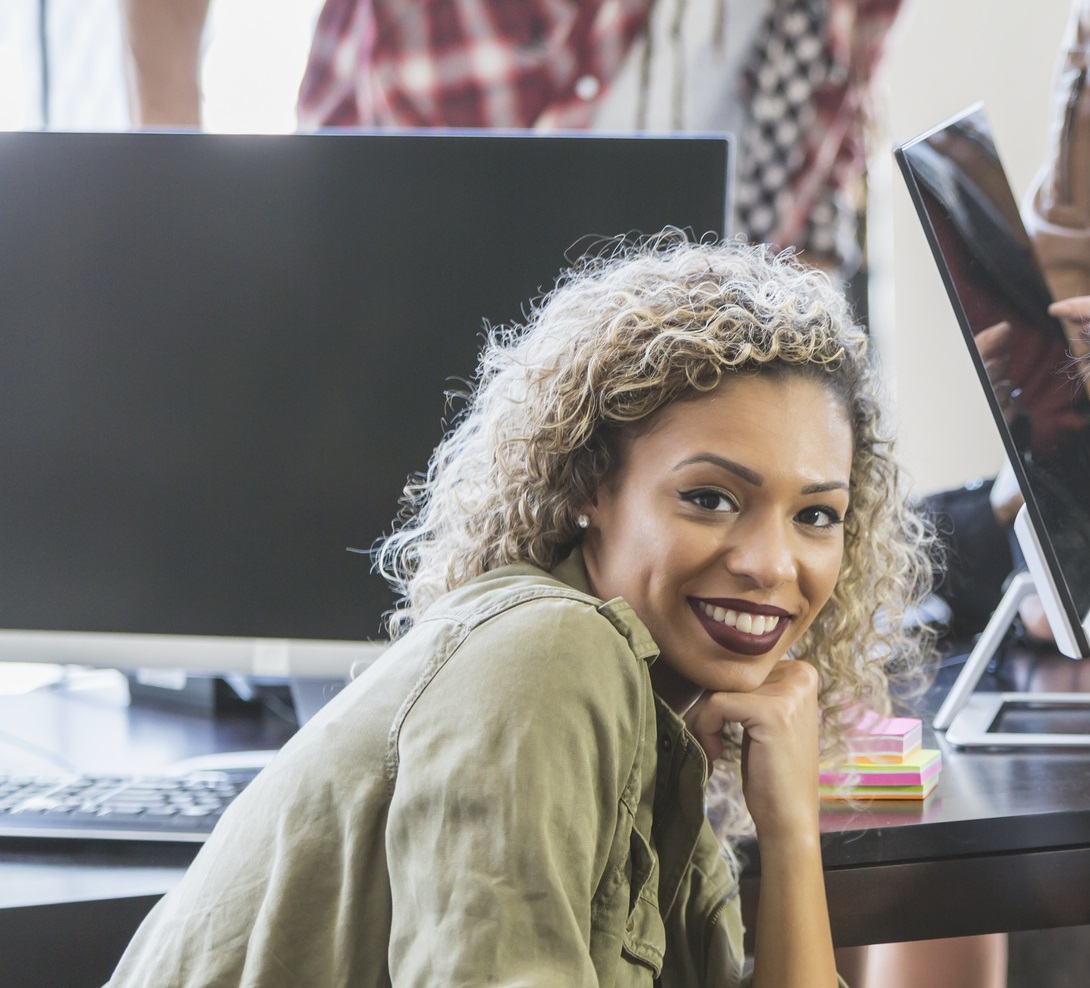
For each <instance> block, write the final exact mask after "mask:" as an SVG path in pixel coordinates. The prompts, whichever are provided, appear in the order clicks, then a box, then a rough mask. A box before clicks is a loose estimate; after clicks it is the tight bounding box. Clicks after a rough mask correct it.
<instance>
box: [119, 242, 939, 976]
mask: <svg viewBox="0 0 1090 988" xmlns="http://www.w3.org/2000/svg"><path fill="white" fill-rule="evenodd" d="M877 413H878V409H877V407H876V406H875V403H874V376H873V371H872V368H871V365H870V358H869V356H868V351H867V345H866V337H865V335H864V334H863V333H862V332H861V331H860V330H859V329H858V327H856V326H855V325H854V324H853V323H852V322H851V319H850V317H849V313H848V311H847V307H846V305H845V303H844V301H843V299H842V298H841V296H840V295H839V293H838V292H837V291H836V290H835V289H834V288H833V287H832V285H831V283H830V282H829V280H828V279H827V278H826V276H825V275H823V274H820V273H816V272H813V271H808V270H806V269H804V268H803V267H802V266H801V265H799V264H798V263H797V262H796V261H795V260H794V259H793V258H791V257H790V256H786V255H781V256H779V257H777V256H775V255H774V254H773V253H772V252H771V251H770V250H768V249H766V248H761V247H751V246H744V245H742V244H739V243H729V244H723V245H717V244H691V243H688V242H686V241H685V240H684V239H683V238H681V237H679V236H675V235H673V234H667V235H663V236H662V237H659V238H657V239H655V240H653V241H651V242H649V243H647V244H644V245H643V246H640V247H636V248H631V249H623V250H619V251H618V252H617V254H616V256H614V257H612V258H607V259H598V260H592V261H588V262H587V263H585V264H584V265H582V266H580V267H578V268H577V269H576V270H574V271H572V272H569V273H568V274H567V275H566V276H565V277H564V278H562V279H561V281H560V283H559V284H558V287H557V288H556V289H555V290H554V291H552V292H551V293H549V294H548V295H547V296H546V297H545V298H544V299H543V300H542V301H541V302H540V303H539V304H538V305H537V306H536V307H535V308H534V309H533V310H532V312H531V315H530V318H529V321H528V323H527V325H526V326H525V327H521V328H511V329H508V330H503V331H497V332H496V333H495V334H494V335H493V338H492V339H491V340H490V342H489V344H488V346H487V347H486V350H485V353H484V356H483V359H482V365H481V372H480V376H479V380H478V383H477V387H476V389H475V391H474V393H473V395H472V396H471V397H470V399H469V402H468V405H467V407H466V409H465V411H464V413H463V414H462V415H461V416H460V418H459V419H458V420H457V421H456V423H455V425H454V427H453V428H452V429H451V431H450V432H449V433H448V435H447V437H446V438H445V439H444V441H443V442H442V443H441V444H440V446H439V447H438V449H437V450H436V452H435V454H434V457H433V459H432V462H431V465H430V467H429V470H428V473H427V475H426V476H424V477H422V478H420V479H419V481H418V482H416V483H414V484H412V485H410V487H409V489H408V490H407V493H406V502H405V514H404V516H403V517H402V519H401V522H400V524H399V526H398V528H397V529H396V531H395V532H394V533H393V534H392V535H390V536H389V537H388V538H387V539H386V540H385V542H384V543H383V544H382V545H381V546H380V547H379V550H378V563H379V565H380V566H381V567H382V568H383V571H384V572H385V573H386V574H387V576H388V577H389V579H390V580H391V582H392V583H393V584H394V585H395V587H397V588H399V589H400V590H401V591H402V592H403V594H404V599H403V601H402V604H401V606H400V609H399V610H398V611H396V612H395V613H394V614H393V615H392V617H391V629H392V631H394V632H395V639H396V640H395V643H394V644H393V645H392V647H391V648H390V649H389V651H388V652H387V653H386V655H385V656H384V657H383V658H382V659H381V660H380V661H379V662H378V663H376V665H374V666H372V667H371V668H370V669H369V670H368V671H367V672H366V673H365V674H364V675H363V676H361V677H360V678H359V679H358V680H356V681H355V682H354V683H353V684H352V685H351V686H349V687H348V688H346V689H345V690H344V691H342V693H340V694H339V695H338V696H337V697H336V698H335V699H334V700H333V701H332V702H331V703H329V704H328V705H327V706H326V707H325V708H324V709H323V710H322V712H321V713H320V714H319V715H318V716H316V717H315V718H314V719H313V720H311V721H310V722H309V723H308V724H307V725H306V726H305V727H304V728H303V729H302V730H301V731H300V732H299V734H298V735H296V737H295V738H293V739H292V741H291V742H290V743H289V744H288V745H287V746H286V747H285V748H284V749H283V751H282V752H281V753H280V754H279V755H278V756H277V758H276V759H275V760H274V761H273V762H272V764H271V765H270V766H269V767H268V768H267V769H266V770H265V771H264V772H263V773H262V774H261V775H260V776H259V777H258V779H257V780H256V781H255V782H254V783H252V784H251V786H250V787H249V788H248V789H247V790H246V791H245V792H244V793H243V794H242V796H241V797H239V799H238V800H237V801H236V802H235V803H234V805H233V806H232V807H231V809H230V810H229V811H228V813H227V814H226V815H225V816H224V818H223V820H222V822H221V824H220V825H219V827H217V829H216V831H215V832H214V833H213V835H212V838H211V839H210V840H209V842H208V843H207V844H206V845H205V847H204V848H203V849H202V851H201V853H200V855H198V857H197V860H196V861H195V863H194V865H193V867H192V868H191V870H190V871H189V873H188V874H187V876H186V877H185V879H184V880H183V882H182V883H181V885H179V886H178V888H177V889H175V890H174V891H173V892H172V893H170V894H169V895H168V896H166V897H165V898H164V900H163V901H162V902H161V903H160V904H159V905H158V906H157V907H156V908H155V910H153V912H152V913H151V915H150V916H149V918H148V920H147V921H146V922H145V924H144V925H143V926H142V927H141V929H140V931H139V932H138V934H137V937H136V939H135V940H134V942H133V944H132V946H131V947H130V949H129V951H128V952H127V953H126V955H125V957H124V958H123V959H122V962H121V965H120V967H119V969H118V971H117V973H116V974H115V977H114V979H113V980H112V981H111V985H113V986H115V988H119V986H123V985H124V986H129V985H134V986H135V985H139V986H141V988H154V986H156V985H166V984H169V985H171V986H179V985H180V986H183V988H184V986H193V988H195V986H197V985H207V984H223V985H228V984H231V985H234V984H239V985H241V984H247V985H249V984H261V985H262V986H269V988H279V986H284V988H287V986H289V985H290V986H295V985H298V984H334V983H335V984H354V985H363V986H376V988H377V986H380V985H382V986H389V985H391V984H435V985H440V984H441V985H455V984H467V985H468V984H519V985H526V986H542V988H545V986H548V988H552V986H555V985H572V986H588V988H589V986H598V988H602V986H616V988H623V986H642V988H651V986H652V985H654V984H661V985H663V986H672V988H677V986H693V988H696V986H704V985H709V986H710V985H715V986H720V985H722V986H736V985H739V984H742V983H745V984H752V985H753V986H757V988H770V986H776V988H803V986H805V988H823V986H824V988H829V986H832V985H834V984H836V983H837V975H836V971H835V965H834V960H833V951H832V943H831V937H830V935H829V923H828V916H827V912H826V906H825V896H824V885H823V876H822V868H821V855H820V842H819V833H818V796H817V783H818V757H819V750H820V748H821V745H822V744H823V743H824V744H825V745H826V746H833V747H835V746H836V744H837V743H838V739H839V737H840V734H841V731H842V729H843V724H842V721H843V719H844V718H843V713H844V712H845V711H847V710H849V709H851V708H853V707H854V706H855V705H857V704H859V703H866V704H868V705H869V706H872V707H875V708H877V709H878V710H885V709H887V707H888V703H889V686H890V676H891V670H892V668H893V666H894V665H895V664H896V665H898V666H899V667H900V668H901V669H908V668H915V667H916V663H917V660H918V659H919V658H920V656H921V654H922V652H923V650H924V647H925V646H924V643H922V642H921V641H920V640H919V639H916V638H913V637H912V634H911V632H909V631H908V630H905V629H904V628H903V627H902V623H901V621H900V616H901V615H902V614H903V613H904V611H905V609H906V608H907V607H908V606H910V605H911V604H913V603H914V602H915V601H916V600H917V599H918V597H919V596H920V595H921V594H923V593H924V592H925V591H926V590H927V579H928V574H929V573H930V565H929V562H928V559H927V556H926V552H925V550H926V539H925V538H924V535H923V529H922V527H921V526H920V524H919V522H918V521H917V520H916V518H915V516H914V515H913V514H912V513H911V512H910V511H909V509H908V508H907V507H906V505H905V502H904V495H903V493H902V491H901V487H900V483H899V475H898V471H897V467H896V464H895V463H894V461H893V460H892V458H891V456H890V450H889V444H888V441H887V440H886V438H884V437H883V435H882V433H881V432H880V431H879V426H878V424H877V423H878V421H879V417H878V414H877ZM879 617H880V619H879ZM739 730H740V731H741V732H743V734H744V742H745V743H744V744H742V745H734V744H728V742H727V738H729V737H732V736H734V735H736V734H737V732H738V731H739ZM720 756H722V757H720ZM715 759H719V761H718V765H717V770H716V772H715V774H714V775H713V776H712V780H713V784H714V785H715V786H716V787H717V788H718V789H719V791H720V796H721V801H723V802H725V803H726V804H727V809H728V811H731V812H727V813H725V814H722V818H723V819H725V820H727V821H731V820H733V819H734V818H736V817H737V816H738V815H739V811H743V810H748V813H749V814H750V815H751V817H752V821H753V824H754V826H755V827H756V831H757V836H758V839H759V841H760V847H761V861H762V869H761V898H760V905H759V909H758V917H757V931H756V932H757V936H756V953H755V958H754V967H753V971H752V974H751V975H749V976H747V977H746V978H743V977H742V960H743V953H742V932H743V931H742V925H741V911H740V908H739V902H738V876H737V874H736V873H735V872H734V870H733V869H732V867H731V865H730V858H729V854H727V855H724V853H723V851H724V849H725V848H726V849H729V841H730V839H731V836H732V834H731V833H730V832H727V833H721V834H720V835H718V836H717V835H716V834H715V833H714V832H713V829H712V827H711V825H710V824H709V823H708V821H707V819H706V818H705V815H704V805H705V796H706V793H705V786H706V784H707V782H708V778H709V765H710V763H711V761H712V760H715ZM739 768H741V772H739ZM739 779H744V785H743V787H742V788H743V789H744V802H743V800H742V798H741V797H742V795H743V793H742V792H740V791H739V786H738V780H739ZM727 829H728V831H729V829H730V828H729V827H728V828H727ZM224 903H229V906H227V907H225V905H224ZM182 972H185V973H184V974H183V973H182Z"/></svg>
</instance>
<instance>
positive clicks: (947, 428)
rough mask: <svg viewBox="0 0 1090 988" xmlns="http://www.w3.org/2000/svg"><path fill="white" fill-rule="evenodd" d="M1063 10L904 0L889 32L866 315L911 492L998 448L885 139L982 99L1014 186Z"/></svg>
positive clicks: (1031, 142)
mask: <svg viewBox="0 0 1090 988" xmlns="http://www.w3.org/2000/svg"><path fill="white" fill-rule="evenodd" d="M1067 11H1068V0H1034V2H1032V3H1030V2H1026V0H906V8H905V10H904V13H903V15H902V20H900V21H899V23H898V24H897V25H896V26H895V28H894V33H893V34H892V36H891V39H890V48H889V50H888V57H887V60H886V62H885V63H884V67H883V70H882V76H881V82H882V95H881V96H880V99H884V103H885V105H884V107H882V106H880V108H879V109H880V113H881V115H882V116H883V117H884V118H885V121H886V127H885V130H886V133H884V134H880V135H879V138H878V141H877V142H876V154H875V160H874V162H873V164H872V168H871V174H872V182H873V186H874V188H873V190H872V213H871V229H872V273H873V275H874V288H873V289H872V297H873V302H872V305H873V317H872V324H873V326H874V331H875V335H876V336H877V338H878V340H879V347H880V349H881V352H882V355H883V362H884V364H885V366H886V367H887V374H888V377H889V385H890V391H891V396H892V398H893V404H894V409H895V412H896V416H897V420H898V423H899V438H900V443H901V455H902V458H903V459H904V461H905V463H906V464H907V466H908V468H909V471H910V472H911V473H912V475H913V477H914V478H915V481H916V488H917V491H918V492H919V493H927V492H930V491H934V490H938V489H942V488H946V487H953V486H957V485H959V484H961V483H963V482H964V481H966V480H968V479H970V478H972V477H976V476H985V475H991V474H994V473H995V471H996V470H997V468H998V466H999V464H1000V463H1001V460H1002V450H1001V447H1000V444H999V440H998V437H997V435H996V433H995V429H994V426H993V425H992V421H991V416H990V414H989V413H988V410H987V406H986V405H985V403H984V398H983V395H982V393H981V391H980V387H979V385H978V384H977V381H976V376H975V374H974V372H973V368H972V365H971V364H970V362H969V356H968V353H967V351H966V350H965V349H964V346H963V344H962V343H961V341H960V335H959V330H958V326H957V322H956V320H955V317H954V314H953V309H952V308H951V306H950V302H949V299H948V298H947V295H946V291H945V289H944V288H943V286H942V282H941V280H940V278H939V274H938V269H937V268H936V266H935V262H934V260H933V259H932V256H931V251H930V249H929V248H928V246H927V243H926V241H925V239H924V235H923V231H922V228H921V227H920V223H919V220H918V219H917V217H916V213H915V210H914V208H913V206H912V203H911V201H910V200H909V198H908V193H907V192H906V190H905V185H904V182H903V180H902V178H901V175H900V173H899V171H897V169H896V165H895V164H894V162H893V156H892V153H891V148H892V146H893V145H894V144H896V143H900V142H903V141H905V140H908V139H909V138H911V137H914V136H916V135H917V134H919V133H921V132H923V131H925V130H928V129H929V128H931V127H933V126H934V125H936V124H938V123H940V122H941V121H943V120H944V119H946V118H947V117H950V116H952V115H953V114H955V113H957V112H958V111H960V110H961V109H963V108H964V107H966V106H968V105H970V104H971V103H974V102H976V101H978V100H979V101H982V102H983V103H984V106H985V110H986V112H987V114H988V117H989V119H990V120H991V123H992V127H993V129H994V131H995V137H996V144H997V145H998V147H999V152H1000V155H1001V156H1002V157H1003V160H1004V163H1005V165H1006V169H1007V174H1008V176H1009V178H1010V180H1011V185H1012V186H1013V187H1014V190H1015V194H1016V195H1017V196H1018V197H1019V198H1021V196H1022V195H1023V193H1024V192H1025V190H1026V189H1027V188H1028V187H1029V185H1030V183H1031V181H1032V179H1033V176H1034V173H1035V172H1036V170H1037V168H1038V165H1039V163H1040V161H1041V157H1042V154H1043V149H1044V142H1045V134H1046V132H1047V115H1048V111H1049V103H1050V92H1051V83H1052V76H1053V71H1054V67H1055V64H1056V59H1057V56H1058V52H1059V48H1060V41H1061V38H1062V36H1063V33H1064V27H1065V25H1066V21H1067ZM951 341H956V345H954V344H953V343H952V342H951Z"/></svg>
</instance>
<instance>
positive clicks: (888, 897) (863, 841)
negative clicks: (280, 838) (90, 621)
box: [0, 665, 1090, 988]
mask: <svg viewBox="0 0 1090 988" xmlns="http://www.w3.org/2000/svg"><path fill="white" fill-rule="evenodd" d="M1088 669H1090V665H1088ZM0 731H2V733H0V756H3V755H4V753H5V752H8V753H10V750H11V744H10V739H11V738H12V736H15V735H18V734H19V733H21V732H25V733H24V736H26V737H33V738H35V739H36V743H37V744H39V745H42V746H43V747H46V748H48V747H49V746H50V745H52V744H56V745H58V746H60V747H62V748H63V749H64V750H65V751H67V752H73V751H74V752H76V758H77V760H79V761H80V767H81V768H84V769H85V770H86V769H99V768H100V767H101V768H102V770H108V769H109V768H110V765H111V764H112V763H113V762H115V761H116V760H117V759H119V758H121V757H122V754H123V752H124V751H125V750H126V749H128V755H126V756H125V757H126V758H128V759H135V764H137V766H138V767H140V768H142V769H151V768H155V767H157V765H161V764H166V763H169V761H172V760H174V759H176V758H180V757H189V756H192V755H197V754H202V753H206V752H215V751H220V750H240V749H248V748H260V747H270V746H275V745H276V744H279V743H280V742H282V740H283V739H284V738H285V737H286V736H287V735H288V734H290V728H289V727H287V726H286V725H284V724H283V723H282V722H281V723H280V724H277V723H274V722H270V720H269V719H268V718H267V717H266V718H252V717H251V718H239V717H236V718H226V719H221V720H219V721H217V722H216V723H210V722H207V721H202V720H200V719H195V718H191V717H184V716H182V715H163V714H153V713H149V712H148V711H143V710H137V709H129V708H128V707H126V706H125V705H124V702H123V698H121V697H118V696H117V695H116V693H114V694H111V693H110V691H108V690H103V691H96V690H87V691H83V692H82V693H80V692H77V693H76V694H75V695H71V696H69V695H64V694H48V693H43V694H32V695H30V696H24V697H0ZM43 737H44V738H45V740H44V741H43V740H42V739H43ZM50 738H52V739H53V740H52V741H51V740H49V739H50ZM96 738H97V740H95V739H96ZM92 742H93V743H92ZM928 743H929V744H932V743H935V742H934V741H933V740H932V741H929V742H928ZM937 743H938V745H939V746H940V747H941V748H942V749H943V757H944V768H943V774H942V778H941V781H940V783H939V786H938V789H937V790H936V792H935V793H934V794H932V796H931V797H930V798H929V799H928V800H927V801H926V802H924V803H922V804H919V803H897V804H891V803H881V804H875V805H874V806H873V807H872V808H870V809H866V810H850V809H845V808H842V807H839V806H837V805H831V806H827V807H826V809H825V810H824V812H823V816H822V829H823V831H824V838H823V853H824V859H825V866H826V887H827V890H828V898H829V906H830V912H831V916H832V923H833V934H834V938H835V940H836V942H837V944H838V945H840V946H852V945H857V944H864V943H881V942H889V941H898V940H913V939H926V938H932V937H944V936H960V935H968V934H975V933H985V932H997V931H1004V930H1026V929H1041V928H1047V927H1056V926H1069V925H1079V924H1090V752H1086V753H1080V752H1064V753H1046V754H1037V753H1028V752H1023V753H1012V752H1004V753H997V752H988V751H984V752H982V751H975V752H971V753H968V752H958V751H952V750H950V749H949V748H948V747H947V746H945V743H944V742H943V741H942V740H941V739H940V740H939V741H938V742H937ZM28 757H29V754H28ZM66 757H72V756H71V754H69V755H67V756H66ZM3 764H4V762H3V757H0V767H2V766H3ZM130 764H132V762H131V761H130ZM194 853H195V852H194V848H192V847H178V846H170V845H133V844H124V845H121V846H117V847H109V846H106V847H103V846H95V847H90V848H89V847H87V846H83V845H80V844H60V843H57V842H52V841H40V842H36V843H31V842H27V841H7V842H3V841H0V958H2V961H0V963H2V968H3V978H2V979H0V980H2V983H3V984H4V985H5V988H39V986H42V988H44V986H47V985H48V986H49V988H68V986H71V988H92V986H96V985H99V984H101V983H102V981H103V980H104V979H105V978H106V977H107V975H108V974H109V971H110V970H111V969H112V966H113V964H114V963H115V961H116V959H117V957H118V956H119V954H120V952H121V950H122V949H123V947H124V945H125V944H126V943H127V942H128V939H129V937H130V936H131V934H132V932H133V931H134V929H135V928H136V926H137V924H138V923H139V921H140V919H141V918H142V917H143V916H144V915H145V914H146V912H147V911H148V909H150V907H151V905H152V904H153V903H154V902H155V901H156V900H157V899H158V898H159V896H160V895H161V894H162V893H163V892H165V891H166V890H167V889H169V888H170V887H171V886H172V885H173V884H174V883H175V882H176V881H177V880H178V878H179V877H180V875H181V874H182V872H183V871H184V869H185V867H186V865H187V864H188V862H189V861H190V860H191V858H192V855H193V854H194ZM758 869H759V860H754V861H753V862H752V863H751V866H750V867H749V869H748V870H747V873H746V875H745V877H744V879H743V912H744V913H745V914H746V916H747V922H748V925H749V926H750V927H751V928H752V925H753V923H752V920H753V912H754V909H755V905H756V897H757V871H758Z"/></svg>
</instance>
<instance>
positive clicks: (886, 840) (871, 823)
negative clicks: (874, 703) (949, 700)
mask: <svg viewBox="0 0 1090 988" xmlns="http://www.w3.org/2000/svg"><path fill="white" fill-rule="evenodd" d="M1003 668H1004V675H1005V676H1007V677H1008V678H1009V681H1008V682H1006V683H1005V684H1004V683H993V684H992V686H993V687H994V688H997V689H1014V688H1017V689H1021V690H1039V691H1047V690H1056V691H1074V692H1078V691H1084V692H1085V691H1088V690H1090V661H1086V662H1072V661H1071V660H1069V659H1065V658H1063V657H1062V656H1059V655H1055V654H1050V653H1045V652H1041V651H1034V650H1027V649H1020V650H1015V651H1012V652H1011V654H1009V655H1008V656H1007V658H1006V660H1005V664H1004V667H1003ZM936 694H937V695H935V696H933V697H932V698H931V700H930V702H929V703H927V704H926V705H925V707H926V710H927V711H933V709H936V708H937V707H938V705H939V703H940V702H941V699H942V693H941V691H936ZM1084 716H1085V715H1084ZM1027 729H1037V730H1048V729H1050V728H1049V727H1047V726H1041V727H1038V728H1033V727H1032V725H1027ZM1071 729H1072V730H1082V731H1086V730H1087V728H1086V727H1085V726H1083V727H1082V728H1071ZM924 746H925V747H929V748H938V749H939V750H940V751H941V752H942V759H943V770H942V775H941V777H940V780H939V784H938V787H937V788H936V790H935V792H933V793H932V794H931V796H930V797H928V799H927V800H925V801H923V802H911V801H906V802H896V803H894V802H882V801H875V802H874V803H872V804H871V805H870V806H869V807H867V808H864V809H851V808H849V807H846V806H845V805H843V804H839V803H830V804H826V805H825V808H824V809H823V812H822V818H821V828H822V832H823V836H822V859H823V861H824V864H825V888H826V895H827V898H828V902H829V913H830V920H831V923H832V930H833V939H834V941H835V943H836V945H837V946H838V947H852V946H860V945H863V944H868V943H893V942H899V941H902V940H926V939H933V938H941V937H954V936H971V935H975V934H980V933H999V932H1012V931H1015V930H1036V929H1049V928H1054V927H1061V926H1081V925H1086V924H1090V750H1069V751H1066V752H1064V751H1053V752H1044V751H1031V750H1014V749H1011V750H989V749H984V750H981V749H976V750H972V751H967V750H959V749H956V748H953V747H951V746H950V745H948V744H947V743H946V740H945V737H943V736H942V735H938V736H936V734H935V733H934V732H933V731H931V729H930V727H929V723H928V721H927V720H926V719H925V721H924ZM749 851H750V854H751V857H752V862H751V865H750V867H748V868H747V870H746V872H745V873H744V876H743V881H742V886H743V897H742V911H743V914H744V916H745V918H746V926H747V930H750V931H751V930H752V929H753V926H754V922H753V920H754V917H755V915H756V904H757V900H758V898H759V871H760V860H759V854H758V853H757V849H756V848H755V847H752V848H750V849H749Z"/></svg>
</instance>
